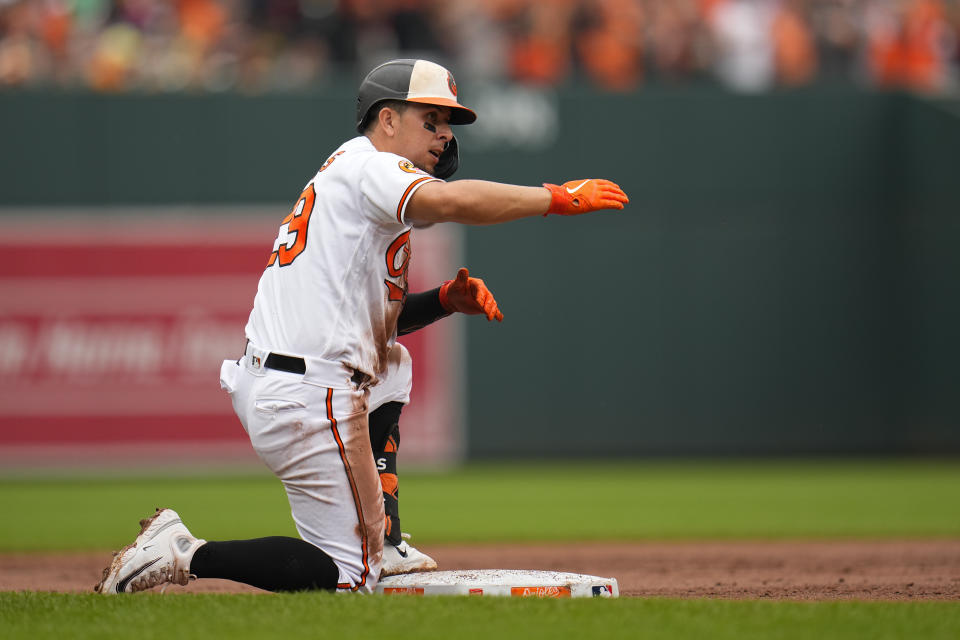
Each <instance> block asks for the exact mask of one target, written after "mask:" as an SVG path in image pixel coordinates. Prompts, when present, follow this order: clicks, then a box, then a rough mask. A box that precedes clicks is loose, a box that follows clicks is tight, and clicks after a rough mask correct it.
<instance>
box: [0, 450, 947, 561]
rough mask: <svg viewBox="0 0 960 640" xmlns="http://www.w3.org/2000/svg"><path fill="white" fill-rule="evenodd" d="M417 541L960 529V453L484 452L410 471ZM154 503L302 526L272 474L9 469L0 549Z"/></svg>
mask: <svg viewBox="0 0 960 640" xmlns="http://www.w3.org/2000/svg"><path fill="white" fill-rule="evenodd" d="M400 488H401V516H402V519H403V523H404V528H405V529H407V530H410V531H412V532H413V533H414V534H415V535H416V539H417V541H418V542H420V543H438V542H474V541H483V542H501V541H531V540H555V541H569V540H643V539H648V540H649V539H659V540H670V539H717V538H727V539H734V538H739V539H744V538H750V539H755V538H844V537H859V538H919V537H957V536H960V461H951V460H947V461H939V462H937V461H929V460H922V461H739V462H733V461H726V462H717V461H710V462H663V461H661V462H650V461H635V462H616V463H582V462H579V463H576V462H570V463H549V464H548V463H511V464H475V465H468V466H466V467H464V468H462V469H457V470H453V471H449V472H442V473H405V472H402V473H401V482H400ZM155 506H171V507H174V508H176V509H177V510H178V511H179V512H180V513H181V515H182V516H183V517H184V520H185V521H186V522H187V523H188V525H189V526H190V528H191V530H192V531H194V533H196V534H197V535H199V536H202V537H205V538H207V539H231V538H247V537H256V536H262V535H295V533H294V529H293V524H292V521H291V519H290V514H289V511H288V508H287V503H286V497H285V495H284V492H283V490H282V488H281V487H280V484H279V482H277V481H276V480H275V479H274V478H273V477H272V476H270V475H269V474H268V473H266V472H261V473H249V474H244V475H216V474H212V475H205V476H204V475H197V476H193V477H189V476H169V475H168V476H164V475H155V476H140V475H130V474H113V475H111V476H99V477H97V476H90V475H82V474H81V475H73V476H59V477H46V478H44V477H37V476H36V475H31V476H23V477H13V476H7V477H5V478H2V479H0V513H2V514H3V517H2V521H0V522H2V524H0V552H2V551H21V550H80V549H111V548H117V547H119V546H121V545H123V544H126V543H128V542H129V541H130V539H132V537H133V536H134V535H135V534H136V533H137V531H138V527H137V524H136V521H137V519H138V518H140V517H142V516H145V515H147V514H148V513H150V512H151V511H152V509H153V507H155Z"/></svg>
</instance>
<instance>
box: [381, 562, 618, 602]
mask: <svg viewBox="0 0 960 640" xmlns="http://www.w3.org/2000/svg"><path fill="white" fill-rule="evenodd" d="M376 591H377V593H384V594H389V595H396V594H408V595H423V596H433V595H438V596H519V597H535V598H591V597H604V598H616V597H618V596H619V595H620V587H619V585H618V584H617V579H616V578H601V577H598V576H587V575H582V574H579V573H564V572H560V571H527V570H523V569H471V570H461V571H424V572H423V573H405V574H402V575H397V576H388V577H386V578H384V579H383V580H381V581H380V582H379V584H377V589H376Z"/></svg>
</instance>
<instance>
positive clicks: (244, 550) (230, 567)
mask: <svg viewBox="0 0 960 640" xmlns="http://www.w3.org/2000/svg"><path fill="white" fill-rule="evenodd" d="M190 573H192V574H193V575H195V576H197V577H198V578H221V579H225V580H233V581H234V582H242V583H244V584H249V585H252V586H254V587H258V588H260V589H266V590H267V591H316V590H321V589H323V590H331V591H332V590H334V589H336V587H337V580H338V578H339V575H340V572H339V570H338V569H337V565H336V564H334V562H333V560H332V559H331V558H330V556H328V555H327V554H326V553H324V552H323V551H322V550H320V549H319V548H317V547H315V546H313V545H312V544H310V543H309V542H306V541H304V540H300V539H298V538H289V537H285V536H271V537H268V538H255V539H253V540H228V541H225V542H208V543H206V544H205V545H203V546H202V547H200V548H199V549H197V552H196V553H195V554H194V556H193V560H192V561H191V563H190Z"/></svg>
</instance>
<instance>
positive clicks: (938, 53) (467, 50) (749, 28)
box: [0, 0, 960, 92]
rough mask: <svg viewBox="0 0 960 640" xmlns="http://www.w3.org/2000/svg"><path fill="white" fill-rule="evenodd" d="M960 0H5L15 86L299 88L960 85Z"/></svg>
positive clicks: (7, 63)
mask: <svg viewBox="0 0 960 640" xmlns="http://www.w3.org/2000/svg"><path fill="white" fill-rule="evenodd" d="M958 35H960V0H0V88H3V87H22V86H64V87H80V86H82V87H87V88H90V89H94V90H98V91H128V90H146V91H181V90H194V91H225V90H241V91H285V90H299V89H304V88H309V87H312V86H318V85H319V84H321V83H323V82H324V81H325V80H326V79H327V78H328V77H329V76H331V75H333V74H337V73H346V74H353V75H356V74H357V73H358V72H362V71H364V70H366V68H368V67H369V66H370V65H371V64H373V63H375V62H379V61H381V60H383V59H386V58H389V57H397V56H411V57H417V56H423V57H431V58H434V59H438V60H441V61H443V62H444V63H445V64H448V65H449V66H451V67H453V68H454V69H455V70H456V71H457V72H458V73H459V74H460V75H462V76H465V79H467V78H476V79H482V80H488V81H503V80H510V81H515V82H520V83H524V84H530V85H540V86H543V85H547V86H555V85H558V84H562V83H565V82H569V81H571V80H574V79H577V80H579V79H580V78H584V79H586V80H587V81H589V82H590V83H592V84H594V85H596V86H599V87H603V88H606V89H609V90H615V91H631V90H635V89H636V88H638V87H641V86H643V85H644V84H650V83H661V82H669V83H682V82H687V81H699V80H702V79H704V78H706V77H713V78H715V79H716V80H717V81H719V82H721V83H722V84H724V85H726V86H729V87H730V88H732V89H734V90H742V91H758V90H764V89H766V88H768V87H772V86H778V85H779V86H802V85H805V84H810V83H813V82H818V81H838V80H842V81H866V82H868V83H870V84H871V85H872V86H876V87H881V88H907V89H911V90H917V91H928V92H930V91H932V92H939V91H947V90H950V89H952V88H955V87H956V86H957V66H958V62H960V44H958V42H960V37H958Z"/></svg>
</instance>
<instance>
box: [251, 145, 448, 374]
mask: <svg viewBox="0 0 960 640" xmlns="http://www.w3.org/2000/svg"><path fill="white" fill-rule="evenodd" d="M433 180H437V178H434V177H432V176H430V175H428V174H427V173H425V172H423V171H421V170H420V169H417V168H415V167H414V166H413V164H411V163H410V161H409V160H407V159H405V158H403V157H401V156H398V155H395V154H392V153H385V152H380V151H377V150H376V148H374V146H373V144H372V143H371V142H370V140H369V139H368V138H366V137H365V136H360V137H357V138H354V139H352V140H349V141H348V142H346V143H345V144H343V145H342V146H341V147H340V148H339V149H337V151H336V152H335V153H334V154H333V155H332V156H330V158H329V159H328V160H327V161H326V163H325V164H324V165H323V166H322V167H321V168H320V170H319V171H318V172H317V174H316V175H315V176H314V178H313V179H312V180H311V181H310V182H309V183H308V184H307V186H306V188H305V189H304V190H303V193H302V194H301V195H300V199H299V200H298V201H297V203H296V205H295V207H294V209H293V211H292V212H291V213H290V215H288V216H287V217H286V218H285V219H284V221H283V224H282V225H281V226H280V233H279V235H278V236H277V239H276V241H275V243H274V247H273V253H272V254H271V256H270V260H269V265H268V267H267V269H266V270H265V271H264V272H263V276H261V278H260V283H259V285H258V288H257V295H256V298H255V300H254V304H253V311H251V313H250V318H249V320H248V322H247V326H246V335H247V338H248V339H249V340H250V341H251V342H252V343H253V344H255V345H256V346H257V347H260V348H262V349H264V350H266V351H272V352H275V353H281V354H286V355H292V356H300V357H305V358H320V359H323V360H327V361H330V362H338V363H342V364H344V365H345V366H347V367H348V368H352V369H357V370H359V371H361V372H363V373H366V374H368V375H370V376H372V377H376V376H377V375H378V374H380V373H382V372H383V371H384V370H385V369H386V366H387V354H388V352H389V350H390V348H391V347H392V346H393V344H394V340H395V339H396V334H397V317H398V316H399V314H400V311H401V309H402V307H403V298H404V296H405V294H406V291H407V268H408V265H409V261H410V255H411V252H410V231H411V228H410V225H408V224H407V223H406V219H405V212H406V207H407V204H408V203H409V202H410V197H411V196H412V195H413V194H414V192H415V191H416V190H417V189H419V188H420V187H421V186H422V185H424V184H425V183H427V182H430V181H433Z"/></svg>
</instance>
